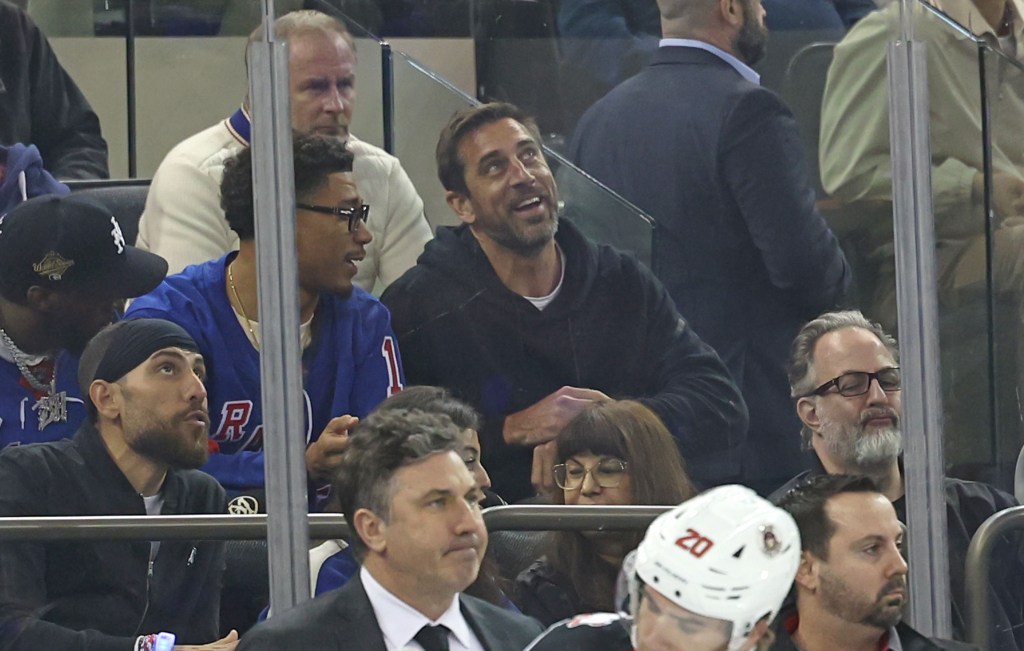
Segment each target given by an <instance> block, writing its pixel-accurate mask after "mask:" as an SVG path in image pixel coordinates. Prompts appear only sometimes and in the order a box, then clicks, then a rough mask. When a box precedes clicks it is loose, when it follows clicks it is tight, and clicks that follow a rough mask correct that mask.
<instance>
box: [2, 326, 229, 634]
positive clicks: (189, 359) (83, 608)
mask: <svg viewBox="0 0 1024 651" xmlns="http://www.w3.org/2000/svg"><path fill="white" fill-rule="evenodd" d="M197 351H198V347H197V346H196V342H195V341H194V340H193V339H192V338H191V337H190V336H189V335H188V333H186V332H185V331H184V330H182V329H181V328H180V327H178V326H176V325H174V324H173V323H170V322H167V321H161V320H158V319H140V320H137V321H121V322H120V323H117V324H115V325H112V326H109V327H107V328H106V329H104V330H102V331H101V332H100V333H99V334H98V335H96V337H95V338H93V339H92V341H91V342H90V343H89V345H88V346H87V347H86V349H85V352H84V353H83V354H82V361H81V365H80V366H79V371H78V380H79V384H80V385H81V389H82V395H84V396H86V397H87V399H88V412H89V418H88V420H87V421H86V422H85V423H83V424H82V426H81V427H80V428H79V430H78V432H77V433H76V434H75V437H74V439H70V440H63V441H58V442H54V443H38V444H34V445H23V446H19V447H15V448H10V449H8V450H6V451H4V452H3V453H2V454H0V516H4V517H10V516H61V515H67V516H94V515H133V516H140V515H182V514H206V513H218V512H221V511H223V509H224V490H223V489H222V488H221V487H220V486H218V485H217V482H216V481H214V480H213V478H211V477H209V476H208V475H205V474H203V473H201V472H197V471H195V470H194V468H198V467H199V466H201V465H202V464H203V462H204V461H206V454H207V445H206V433H207V431H208V430H209V426H210V419H209V415H208V412H207V402H206V388H205V387H204V386H203V379H204V378H205V365H204V362H203V358H202V356H201V355H200V354H199V353H198V352H197ZM223 569H224V543H223V542H220V541H208V542H190V541H164V542H145V541H100V540H84V541H83V540H71V539H69V540H58V541H50V542H45V543H39V542H9V543H4V544H3V545H2V546H0V578H2V580H0V647H3V648H4V649H6V650H7V651H22V650H24V651H29V650H35V649H52V650H54V651H72V650H75V651H82V650H86V651H132V650H133V649H135V650H138V649H143V648H144V649H150V648H152V644H153V641H154V638H155V637H156V635H155V634H156V633H158V632H161V631H163V632H170V633H173V634H175V635H176V636H177V639H178V641H180V642H184V643H187V644H204V643H209V644H208V645H207V646H204V647H202V648H208V649H210V650H211V651H213V650H223V651H230V649H232V648H234V646H235V643H236V640H237V637H236V636H235V634H234V633H232V634H230V635H229V636H227V637H226V638H224V639H222V640H217V634H218V618H219V604H220V585H221V575H222V574H223ZM140 634H143V635H142V636H141V637H140ZM147 644H148V645H149V646H146V645H147ZM175 648H176V649H186V648H194V647H181V646H178V647H175Z"/></svg>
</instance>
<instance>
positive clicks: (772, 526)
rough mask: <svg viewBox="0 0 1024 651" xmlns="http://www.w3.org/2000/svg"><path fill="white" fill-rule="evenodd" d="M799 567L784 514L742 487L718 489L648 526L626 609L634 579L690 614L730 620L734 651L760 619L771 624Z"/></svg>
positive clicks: (796, 542)
mask: <svg viewBox="0 0 1024 651" xmlns="http://www.w3.org/2000/svg"><path fill="white" fill-rule="evenodd" d="M799 564H800V533H799V531H798V529H797V526H796V522H794V521H793V518H792V516H790V515H789V513H787V512H786V511H783V510H782V509H780V508H778V507H776V506H774V505H772V504H771V503H770V502H768V501H767V500H765V499H763V498H761V497H759V496H758V495H757V494H756V493H755V492H754V491H752V490H750V489H749V488H747V487H745V486H719V487H717V488H712V489H711V490H708V491H705V492H704V493H701V494H700V495H698V496H696V497H694V498H692V499H690V500H687V501H686V502H683V503H682V504H680V505H679V506H677V507H675V508H674V509H672V510H671V511H667V512H666V513H663V514H662V515H660V516H658V518H657V519H656V520H655V521H654V522H652V523H651V526H650V527H649V528H648V529H647V534H646V535H645V536H644V539H643V542H641V543H640V546H639V547H638V548H637V550H636V555H635V558H634V568H635V572H631V573H630V575H631V577H632V578H633V581H632V583H634V584H635V585H634V586H631V587H632V588H633V589H632V590H631V592H632V593H633V594H632V599H631V610H633V612H634V616H635V614H636V611H637V610H638V608H639V603H640V601H639V594H638V590H637V588H638V586H639V581H637V579H639V580H640V581H643V582H644V583H645V584H647V585H649V586H650V587H651V588H653V589H654V590H657V591H658V592H659V593H660V594H661V595H663V596H664V597H665V598H666V599H669V600H670V601H672V602H673V603H676V604H678V605H679V606H681V607H683V608H685V609H686V610H689V611H690V612H693V613H696V614H698V615H702V616H704V617H713V618H715V619H724V620H726V621H729V622H732V637H731V639H730V640H729V651H736V650H737V649H739V648H740V647H742V646H743V644H744V642H746V639H747V637H748V636H749V635H750V633H751V632H752V631H753V630H754V625H755V624H757V622H758V621H759V620H761V619H762V618H764V617H765V616H766V615H767V616H768V621H769V622H770V621H771V620H772V619H774V618H775V615H776V614H777V613H778V611H779V608H780V607H781V606H782V602H783V600H784V599H785V598H786V595H787V594H788V593H789V590H790V587H791V586H792V585H793V578H794V577H795V576H796V570H797V566H798V565H799Z"/></svg>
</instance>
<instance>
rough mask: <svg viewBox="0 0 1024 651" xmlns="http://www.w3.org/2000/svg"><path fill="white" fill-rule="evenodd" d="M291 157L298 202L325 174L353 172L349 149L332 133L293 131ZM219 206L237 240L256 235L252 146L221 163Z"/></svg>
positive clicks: (322, 179)
mask: <svg viewBox="0 0 1024 651" xmlns="http://www.w3.org/2000/svg"><path fill="white" fill-rule="evenodd" d="M292 159H293V163H294V170H295V198H296V199H298V200H299V201H303V200H306V199H308V197H309V195H311V194H313V193H315V192H316V191H317V190H319V189H320V188H321V187H322V186H323V184H324V182H325V181H326V180H327V177H328V176H329V175H331V174H334V173H336V172H351V171H352V160H353V157H352V152H350V151H348V150H347V149H346V148H345V143H344V142H343V141H341V140H338V139H337V138H335V137H333V136H319V135H315V134H301V133H298V132H296V133H294V134H292ZM220 205H221V208H223V209H224V216H225V217H226V218H227V220H228V225H229V226H230V227H231V230H233V231H235V233H237V234H238V239H240V240H251V239H253V238H255V237H256V219H255V215H256V212H255V209H254V207H253V187H252V148H251V147H246V148H245V149H243V150H242V151H240V152H239V153H238V154H237V155H236V156H234V157H233V158H230V159H228V160H227V162H225V163H224V178H223V179H222V180H221V182H220Z"/></svg>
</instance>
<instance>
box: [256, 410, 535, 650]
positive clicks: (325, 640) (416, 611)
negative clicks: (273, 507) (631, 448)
mask: <svg viewBox="0 0 1024 651" xmlns="http://www.w3.org/2000/svg"><path fill="white" fill-rule="evenodd" d="M459 440H460V439H459V428H458V427H457V426H456V425H454V424H453V423H452V421H451V419H449V418H448V417H446V416H441V415H435V414H427V413H424V412H421V411H406V410H394V411H384V412H378V413H376V414H374V415H371V416H370V417H369V418H367V419H366V420H364V421H363V422H362V423H360V425H359V426H358V427H357V428H356V430H355V431H354V432H353V434H352V437H351V442H350V444H349V447H348V450H347V451H346V453H345V456H344V459H343V461H342V465H341V468H340V471H339V473H338V475H337V477H338V479H337V483H336V485H335V488H336V490H337V494H338V495H339V497H340V499H341V505H342V511H343V512H344V514H345V519H346V520H347V521H348V522H349V523H350V524H351V526H352V530H353V533H354V534H355V535H354V536H353V537H352V545H353V548H354V550H355V553H356V555H357V556H358V557H360V558H361V559H362V562H363V567H362V568H361V569H360V570H359V574H358V575H357V576H355V577H353V579H352V580H351V581H349V582H348V583H347V584H345V586H344V587H342V588H341V589H339V590H335V591H333V592H329V593H327V594H324V595H321V596H320V597H318V598H317V599H314V600H313V601H310V602H307V603H305V604H302V605H300V606H297V607H295V608H293V609H292V610H289V611H286V612H284V613H281V614H279V615H275V616H274V617H272V618H271V619H269V620H267V621H266V622H264V623H262V624H260V625H258V626H256V627H255V628H253V629H252V630H251V631H249V633H247V634H246V636H245V638H244V639H243V640H242V642H241V644H240V645H239V647H238V648H239V651H277V650H278V649H299V648H302V649H319V650H321V651H332V650H334V651H347V650H352V651H395V650H397V649H423V650H424V651H447V650H449V649H450V650H451V651H520V650H521V649H522V648H524V647H525V646H526V645H527V644H528V643H529V642H530V640H532V639H533V638H534V637H536V636H537V635H538V634H539V633H540V631H541V629H540V625H539V624H537V622H535V621H533V620H532V619H529V618H528V617H524V616H522V615H517V614H514V613H511V612H509V611H506V610H502V609H500V608H498V607H496V606H492V605H490V604H488V603H487V602H484V601H481V600H479V599H476V598H474V597H470V596H468V595H465V594H460V593H461V592H462V590H464V589H465V588H466V587H467V586H468V585H469V584H470V583H472V582H473V580H474V579H476V575H477V572H478V571H479V569H480V561H481V559H482V558H483V555H484V550H485V549H486V547H487V530H486V529H485V528H484V523H483V518H482V517H481V514H480V504H479V501H480V497H481V494H480V487H479V486H478V485H477V483H476V481H474V479H473V475H472V474H471V473H470V471H469V469H468V468H466V464H465V462H464V461H463V460H462V457H460V456H459V453H458V450H459V446H460V444H459Z"/></svg>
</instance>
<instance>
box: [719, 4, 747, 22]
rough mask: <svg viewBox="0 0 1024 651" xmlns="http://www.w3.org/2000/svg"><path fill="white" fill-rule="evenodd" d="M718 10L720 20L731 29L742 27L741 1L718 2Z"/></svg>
mask: <svg viewBox="0 0 1024 651" xmlns="http://www.w3.org/2000/svg"><path fill="white" fill-rule="evenodd" d="M718 9H719V11H720V12H721V14H722V20H723V21H725V22H726V23H728V24H729V25H731V26H733V27H739V26H741V25H743V7H742V6H741V0H718Z"/></svg>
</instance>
